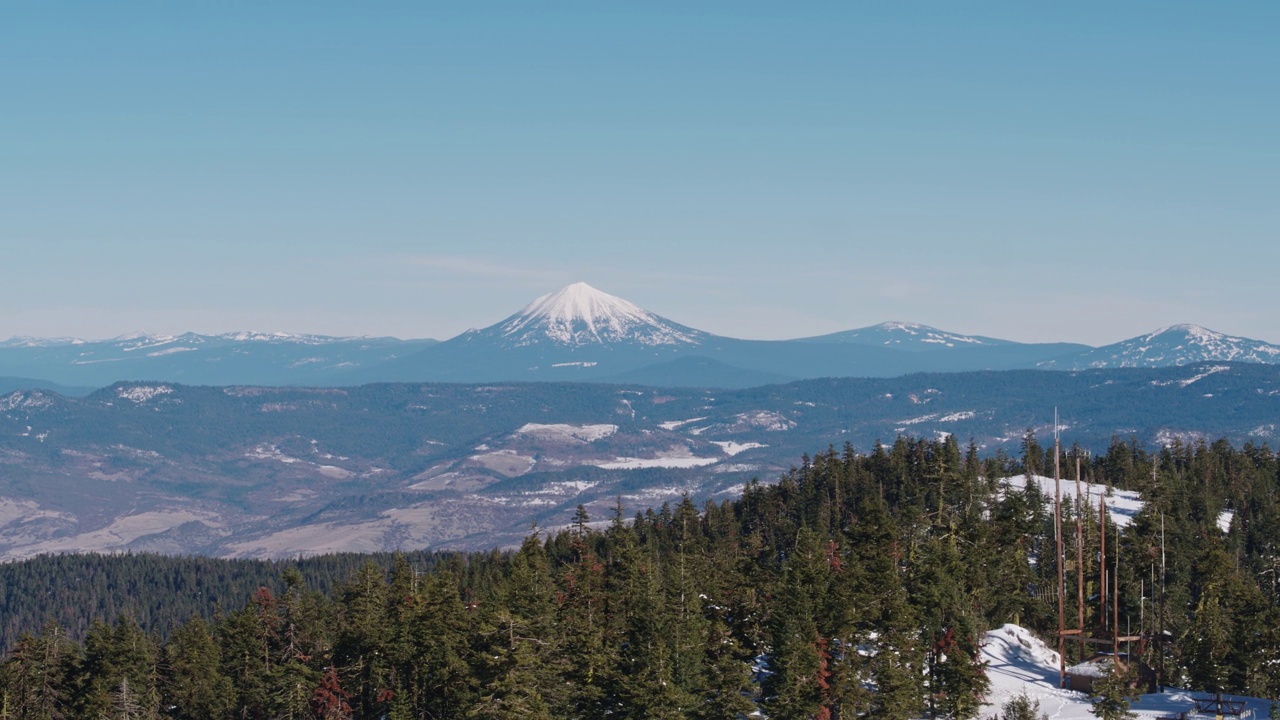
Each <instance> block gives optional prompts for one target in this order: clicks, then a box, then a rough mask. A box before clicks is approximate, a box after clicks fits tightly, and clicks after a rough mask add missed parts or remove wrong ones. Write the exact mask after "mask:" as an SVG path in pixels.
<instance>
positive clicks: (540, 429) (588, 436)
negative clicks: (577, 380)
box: [516, 423, 618, 443]
mask: <svg viewBox="0 0 1280 720" xmlns="http://www.w3.org/2000/svg"><path fill="white" fill-rule="evenodd" d="M616 432H618V426H617V425H609V424H603V423H602V424H598V425H568V424H565V423H553V424H549V425H544V424H541V423H526V424H524V425H521V426H520V428H519V429H518V430H516V434H517V435H527V436H529V437H532V438H537V439H539V440H550V441H553V442H572V441H577V442H584V443H588V442H592V441H595V440H600V439H602V438H607V437H609V436H610V435H612V434H614V433H616Z"/></svg>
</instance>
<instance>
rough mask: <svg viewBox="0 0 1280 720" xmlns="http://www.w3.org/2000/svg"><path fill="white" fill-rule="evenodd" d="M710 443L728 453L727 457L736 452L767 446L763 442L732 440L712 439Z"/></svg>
mask: <svg viewBox="0 0 1280 720" xmlns="http://www.w3.org/2000/svg"><path fill="white" fill-rule="evenodd" d="M711 444H712V445H719V446H720V449H721V450H723V451H724V454H725V455H728V456H729V457H733V456H734V455H737V454H738V453H741V452H746V451H747V450H754V449H756V448H764V447H769V446H768V445H765V444H763V443H757V442H747V443H740V442H734V441H732V440H712V441H711Z"/></svg>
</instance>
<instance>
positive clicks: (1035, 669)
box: [982, 478, 1271, 720]
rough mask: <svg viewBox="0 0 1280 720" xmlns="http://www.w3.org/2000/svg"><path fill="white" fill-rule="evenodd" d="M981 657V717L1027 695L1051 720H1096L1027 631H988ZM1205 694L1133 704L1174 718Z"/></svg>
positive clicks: (1266, 708) (1159, 696)
mask: <svg viewBox="0 0 1280 720" xmlns="http://www.w3.org/2000/svg"><path fill="white" fill-rule="evenodd" d="M1050 483H1052V478H1050ZM982 659H983V661H985V662H986V664H987V677H989V678H990V679H991V692H990V693H988V695H987V706H986V707H985V708H984V710H983V713H982V717H983V718H995V717H998V716H999V714H1000V709H1001V708H1002V707H1003V706H1004V704H1005V703H1006V702H1008V701H1009V700H1010V699H1012V698H1015V697H1017V696H1018V695H1019V694H1021V693H1024V692H1025V693H1026V694H1027V697H1029V698H1031V699H1032V700H1033V701H1036V702H1039V703H1040V712H1042V713H1044V714H1045V715H1048V716H1049V717H1050V718H1052V719H1053V720H1094V715H1093V713H1092V712H1091V709H1092V705H1091V704H1090V702H1089V697H1088V696H1087V695H1085V694H1083V693H1079V692H1073V691H1071V690H1062V689H1059V688H1058V653H1057V652H1056V651H1054V650H1051V649H1050V648H1049V647H1048V646H1046V645H1045V644H1044V643H1043V642H1041V641H1040V640H1039V639H1038V638H1036V637H1035V636H1034V635H1032V634H1031V633H1030V632H1029V631H1028V630H1026V629H1024V628H1022V627H1019V626H1017V625H1005V626H1004V627H1001V628H998V629H996V630H992V631H990V632H988V633H987V635H986V639H985V642H984V643H983V647H982ZM1204 695H1205V693H1193V692H1188V691H1185V690H1172V689H1170V690H1167V691H1166V692H1163V693H1153V694H1150V695H1143V696H1141V697H1140V698H1138V699H1137V700H1135V701H1134V703H1133V711H1134V712H1135V713H1136V714H1137V715H1138V717H1140V718H1157V717H1173V716H1176V715H1178V714H1179V713H1184V712H1188V713H1189V712H1191V711H1192V710H1193V709H1194V704H1193V702H1192V699H1193V698H1196V697H1203V696H1204ZM1224 697H1226V698H1227V699H1231V700H1243V701H1245V702H1246V703H1247V709H1248V710H1252V711H1253V717H1254V718H1258V719H1259V720H1260V719H1261V718H1265V717H1267V716H1268V714H1269V713H1270V710H1271V703H1270V701H1268V700H1260V699H1258V698H1249V697H1242V696H1234V695H1232V696H1224ZM1192 717H1196V716H1194V715H1192Z"/></svg>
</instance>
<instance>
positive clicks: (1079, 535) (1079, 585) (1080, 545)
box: [1076, 455, 1085, 661]
mask: <svg viewBox="0 0 1280 720" xmlns="http://www.w3.org/2000/svg"><path fill="white" fill-rule="evenodd" d="M1084 511H1085V509H1084V504H1082V502H1081V499H1080V456H1079V455H1076V627H1077V628H1078V629H1079V630H1080V635H1079V638H1080V642H1079V645H1080V648H1079V652H1080V660H1081V661H1083V660H1084V529H1083V525H1084V523H1083V520H1084Z"/></svg>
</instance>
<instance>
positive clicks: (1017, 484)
mask: <svg viewBox="0 0 1280 720" xmlns="http://www.w3.org/2000/svg"><path fill="white" fill-rule="evenodd" d="M1033 479H1034V480H1035V482H1036V483H1037V484H1038V485H1039V486H1040V492H1042V493H1044V494H1045V496H1046V497H1048V498H1049V499H1050V500H1052V499H1053V478H1051V477H1044V476H1043V475H1036V476H1034V477H1033ZM1026 481H1027V478H1026V476H1025V475H1017V476H1015V477H1011V478H1005V480H1004V482H1006V483H1008V485H1009V487H1011V488H1017V489H1019V490H1021V489H1022V488H1024V487H1026ZM1080 491H1081V492H1082V493H1084V494H1085V496H1086V497H1087V498H1088V500H1089V505H1090V506H1092V507H1094V508H1096V507H1098V499H1099V498H1101V499H1103V500H1105V501H1106V503H1107V516H1108V517H1109V518H1110V519H1111V521H1112V522H1114V523H1115V524H1116V525H1120V526H1125V525H1128V524H1129V523H1130V522H1133V518H1134V517H1135V516H1136V515H1137V514H1138V513H1139V512H1141V511H1142V505H1143V502H1142V495H1141V494H1139V493H1138V491H1137V490H1118V489H1112V490H1111V495H1107V486H1106V485H1100V484H1098V483H1088V482H1082V483H1080ZM1075 494H1076V481H1075V480H1068V479H1066V478H1063V479H1062V497H1063V499H1064V501H1065V500H1067V499H1071V498H1074V497H1075Z"/></svg>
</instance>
